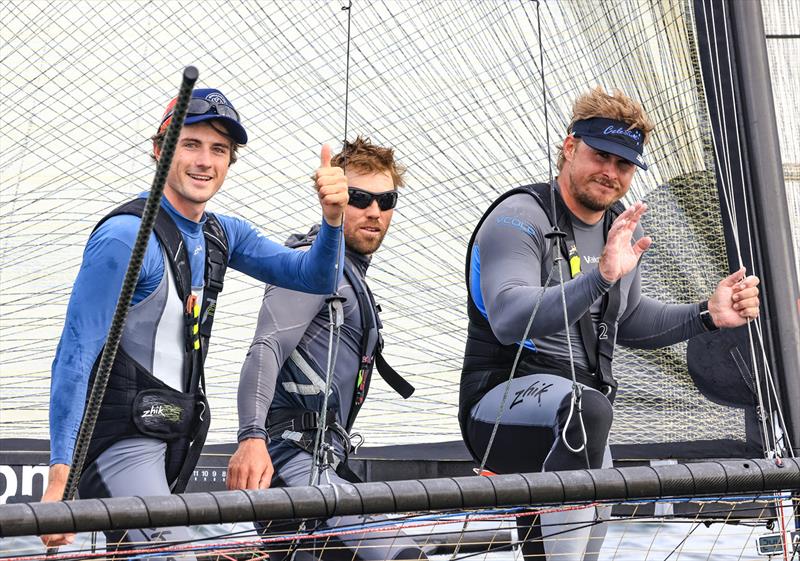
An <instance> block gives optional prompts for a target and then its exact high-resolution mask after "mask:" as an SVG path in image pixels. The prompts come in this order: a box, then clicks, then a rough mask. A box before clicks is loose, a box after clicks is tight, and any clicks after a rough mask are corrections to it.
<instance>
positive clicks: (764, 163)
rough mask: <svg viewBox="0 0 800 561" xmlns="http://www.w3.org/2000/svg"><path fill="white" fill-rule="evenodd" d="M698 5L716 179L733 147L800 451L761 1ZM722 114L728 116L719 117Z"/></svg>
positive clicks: (786, 254)
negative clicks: (724, 152)
mask: <svg viewBox="0 0 800 561" xmlns="http://www.w3.org/2000/svg"><path fill="white" fill-rule="evenodd" d="M694 6H695V13H696V21H697V25H698V38H699V40H700V45H701V48H700V52H701V63H702V65H703V80H704V82H705V85H706V92H707V97H708V102H709V112H710V114H711V121H712V125H713V126H712V129H713V131H712V132H713V134H714V135H715V137H716V139H717V141H716V142H715V144H716V146H717V159H716V162H717V163H716V165H717V178H718V182H717V183H718V186H719V188H720V190H721V189H723V188H724V187H723V183H724V181H720V177H721V176H722V175H724V173H725V171H723V170H721V169H720V167H721V166H722V162H721V157H720V150H722V149H727V150H728V152H729V155H728V156H727V157H728V158H729V159H728V162H727V166H728V170H729V171H728V173H729V177H730V178H731V183H733V185H731V187H732V190H733V191H735V192H737V193H738V195H735V197H738V198H739V200H738V201H737V203H736V213H735V214H736V217H735V218H736V219H737V220H736V222H737V223H738V234H739V241H740V247H741V257H742V261H743V264H744V265H745V266H746V267H747V268H748V272H749V273H752V272H753V271H755V272H756V273H757V274H759V276H760V277H761V281H762V282H761V286H760V288H761V295H762V310H761V318H762V325H763V328H764V329H763V334H764V343H765V351H766V354H767V358H768V360H769V361H770V364H771V365H772V368H773V376H774V378H775V382H776V384H777V387H778V391H779V392H780V399H781V405H782V407H783V413H784V418H785V420H786V425H787V427H786V428H787V430H788V432H789V437H790V439H791V442H792V445H793V447H794V451H795V453H797V452H800V450H798V438H799V437H800V406H798V404H800V290H799V289H798V280H797V277H796V269H795V263H796V260H797V257H798V256H796V255H795V251H794V247H793V242H792V236H791V224H790V221H789V213H788V209H787V204H786V200H787V199H786V190H785V185H784V176H783V165H782V159H781V150H780V144H779V137H778V129H777V120H776V114H775V107H774V103H773V94H772V82H771V75H770V68H769V62H768V58H767V46H766V37H765V34H764V21H763V15H762V11H761V2H760V0H753V1H747V2H742V1H740V0H695V1H694ZM707 37H708V40H707V39H706V38H707ZM709 41H710V43H711V44H709ZM704 43H705V44H704ZM728 60H730V66H729V65H728ZM715 65H716V67H715ZM729 68H730V70H728V69H729ZM734 112H735V113H734ZM721 115H724V116H723V117H722V118H720V116H721ZM729 193H730V191H729ZM722 197H723V193H722V192H720V198H721V199H722ZM745 209H746V211H745ZM722 219H723V223H724V225H725V229H726V233H730V231H732V229H734V228H735V226H734V225H733V224H732V222H731V217H730V216H728V215H727V213H726V212H724V211H723V213H722ZM748 226H749V229H750V238H749V241H748V235H747V228H748ZM727 237H728V239H727V241H728V248H729V249H728V259H729V261H730V265H731V269H732V270H735V269H736V268H737V267H738V265H739V263H738V256H737V255H736V254H735V248H734V246H733V244H731V241H732V240H731V236H727ZM750 241H751V242H752V244H750V243H749V242H750ZM751 253H752V256H753V258H752V262H751V259H750V255H751Z"/></svg>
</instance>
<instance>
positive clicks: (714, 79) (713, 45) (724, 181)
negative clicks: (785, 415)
mask: <svg viewBox="0 0 800 561" xmlns="http://www.w3.org/2000/svg"><path fill="white" fill-rule="evenodd" d="M706 4H707V2H706V1H703V2H702V6H703V18H704V20H705V26H704V27H705V34H706V43H707V44H708V48H709V54H710V55H711V56H710V57H709V59H710V62H711V66H712V68H711V80H710V81H711V86H712V92H713V94H714V96H715V97H716V101H717V103H716V113H717V119H718V122H719V123H720V125H719V129H720V139H719V141H718V140H717V137H716V135H714V134H713V132H712V133H711V141H712V144H713V146H714V153H715V154H716V155H717V160H718V162H719V160H722V162H719V171H720V173H719V179H720V191H721V192H722V195H723V198H724V200H725V208H726V209H727V211H728V219H729V220H730V222H731V234H732V236H733V240H734V245H735V248H736V254H737V258H738V260H739V263H741V262H742V257H741V250H740V243H739V231H738V230H739V228H738V220H737V217H736V212H735V211H734V210H733V206H732V205H734V204H735V202H734V201H733V192H732V191H733V189H732V187H730V185H731V183H732V179H730V174H729V175H728V178H726V175H725V171H726V169H729V167H728V166H727V162H728V161H729V159H730V151H729V149H728V146H727V144H728V143H727V131H726V130H725V126H724V125H723V123H724V116H723V114H722V113H723V112H722V110H721V101H722V99H723V97H724V95H723V94H724V92H723V91H722V77H721V76H720V75H719V68H720V55H719V46H718V44H717V41H716V21H715V17H714V16H715V14H714V7H713V5H712V6H711V11H712V13H711V17H709V13H708V11H707V9H706ZM709 22H710V23H711V25H710V26H709ZM712 28H713V31H714V38H713V40H712V37H711V31H712ZM701 72H702V67H701ZM731 79H732V78H731ZM701 84H702V85H703V89H704V90H705V88H706V84H705V82H704V81H702V80H701ZM706 98H708V95H707V94H706ZM720 144H721V145H722V146H720ZM753 368H754V370H755V369H756V364H755V363H753ZM755 381H756V397H757V399H758V407H759V409H760V411H761V419H760V421H761V422H760V423H759V430H760V432H761V437H762V440H763V442H764V445H765V447H766V446H768V444H769V440H770V437H769V429H768V428H767V423H766V421H765V419H764V414H763V412H764V397H763V393H762V391H761V382H760V380H759V377H758V371H757V370H755ZM764 455H765V457H769V454H768V451H767V450H765V451H764Z"/></svg>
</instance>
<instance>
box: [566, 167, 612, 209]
mask: <svg viewBox="0 0 800 561" xmlns="http://www.w3.org/2000/svg"><path fill="white" fill-rule="evenodd" d="M569 180H570V186H571V189H570V190H571V191H572V197H573V198H574V199H575V200H576V201H578V202H579V203H580V204H581V205H583V206H584V207H586V208H588V209H589V210H592V211H595V212H604V211H606V210H608V209H609V208H611V207H612V206H614V203H616V202H617V201H618V200H620V199H621V198H622V196H621V195H620V196H618V197H612V198H611V200H610V201H609V202H604V201H603V200H600V199H597V198H595V197H592V195H591V193H590V192H589V190H588V189H587V190H582V189H579V188H577V187H576V185H575V182H574V181H573V180H572V176H571V175H570V178H569Z"/></svg>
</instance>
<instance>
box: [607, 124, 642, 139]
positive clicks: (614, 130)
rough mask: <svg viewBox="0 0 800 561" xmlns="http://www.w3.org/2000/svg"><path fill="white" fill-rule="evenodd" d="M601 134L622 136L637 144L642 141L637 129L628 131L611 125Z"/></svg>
mask: <svg viewBox="0 0 800 561" xmlns="http://www.w3.org/2000/svg"><path fill="white" fill-rule="evenodd" d="M603 134H624V135H625V136H627V137H628V138H630V139H632V140H633V141H634V142H637V143H638V142H641V140H642V133H641V132H640V131H639V130H638V129H633V130H629V129H625V128H622V127H615V126H613V125H609V126H607V127H606V128H605V130H604V131H603Z"/></svg>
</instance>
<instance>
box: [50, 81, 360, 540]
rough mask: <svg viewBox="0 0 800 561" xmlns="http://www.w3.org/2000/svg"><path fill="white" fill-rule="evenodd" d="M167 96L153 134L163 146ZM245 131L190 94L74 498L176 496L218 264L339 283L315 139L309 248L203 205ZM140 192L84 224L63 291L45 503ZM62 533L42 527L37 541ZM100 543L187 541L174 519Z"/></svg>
mask: <svg viewBox="0 0 800 561" xmlns="http://www.w3.org/2000/svg"><path fill="white" fill-rule="evenodd" d="M174 104H175V100H174V99H173V100H172V101H171V102H170V103H169V105H168V106H167V108H166V110H165V112H164V114H163V116H162V118H161V121H160V123H159V128H158V131H157V133H156V135H155V136H154V137H153V138H152V140H153V153H152V157H153V158H154V159H155V160H158V159H159V158H160V157H161V146H162V143H163V140H164V136H165V132H166V129H167V126H168V125H169V122H170V120H171V119H172V111H173V106H174ZM246 142H247V133H246V132H245V129H244V127H243V126H242V123H241V118H240V116H239V113H238V112H237V111H236V109H234V107H233V104H232V103H231V102H230V101H229V100H228V99H227V98H226V97H225V96H224V95H223V94H222V93H221V92H220V91H218V90H214V89H198V90H195V91H194V92H193V94H192V99H191V101H190V103H189V110H188V114H187V117H186V121H185V125H184V127H183V129H182V130H181V134H180V137H179V139H178V143H177V147H176V150H175V155H174V158H173V160H172V165H171V167H170V170H169V172H168V175H167V180H166V184H165V187H164V197H163V199H162V203H161V209H160V212H159V213H158V218H157V220H156V224H155V228H154V232H153V234H151V236H150V239H149V242H148V245H147V250H146V253H145V256H144V262H143V264H142V268H141V272H140V274H139V278H138V282H137V284H136V288H135V291H134V295H133V301H132V304H131V307H130V309H129V312H128V318H127V321H126V324H125V328H124V330H123V333H122V338H121V342H120V346H119V349H118V351H117V354H116V358H115V361H114V365H113V367H112V370H111V375H110V377H109V381H108V385H107V387H106V392H105V397H104V399H103V402H102V405H101V407H100V411H99V414H98V419H97V424H96V425H95V430H94V432H93V434H92V439H91V442H90V444H89V451H88V455H87V458H86V463H85V467H84V470H83V472H82V475H81V478H80V483H79V486H78V493H79V496H80V497H81V498H104V497H114V496H133V495H141V496H147V495H166V494H169V493H170V492H181V491H182V490H183V488H184V487H185V484H186V482H187V481H188V479H189V477H190V475H191V472H192V470H193V468H194V465H195V463H196V461H197V458H198V457H199V452H200V450H201V449H202V444H203V441H204V439H205V433H206V432H207V430H208V423H209V410H208V402H207V400H206V399H205V395H204V393H205V389H206V388H205V381H204V379H205V377H204V373H203V364H204V362H205V356H206V352H207V350H208V340H209V337H210V334H211V324H212V322H213V318H214V311H215V309H216V301H217V296H218V294H219V293H220V292H221V291H222V287H223V280H224V276H225V271H226V269H227V267H232V268H234V269H236V270H238V271H241V272H243V273H245V274H247V275H250V276H252V277H254V278H256V279H258V280H260V281H262V282H265V283H270V284H272V285H277V286H281V287H284V288H288V289H291V290H298V291H304V292H309V293H314V294H330V293H332V292H333V291H334V290H335V289H336V286H337V285H338V283H339V281H340V280H341V263H342V259H343V247H344V243H343V242H342V239H341V238H342V214H343V212H344V208H345V206H346V205H347V200H348V195H347V180H346V179H345V177H344V172H343V170H342V169H341V168H338V167H331V165H330V159H331V155H330V148H329V147H328V146H327V145H326V146H323V147H322V154H321V162H320V167H319V169H317V172H316V189H317V195H318V198H319V201H320V205H321V207H322V214H323V220H322V226H321V228H320V231H319V234H318V236H317V238H316V239H315V241H314V243H313V244H312V246H311V248H310V249H309V250H308V251H299V250H292V249H288V248H286V247H284V246H283V245H282V244H278V243H275V242H272V241H270V240H268V239H267V238H266V237H265V236H264V234H262V233H261V232H260V231H259V230H258V229H257V228H256V227H255V226H254V225H253V224H251V223H249V222H247V221H245V220H243V219H241V218H235V217H231V216H224V215H221V214H216V213H211V212H206V210H205V206H206V203H207V202H208V201H209V200H210V199H211V198H212V197H213V196H214V195H215V194H216V192H217V191H218V190H219V189H220V187H221V186H222V183H223V182H224V180H225V176H226V175H227V173H228V169H229V167H230V165H231V164H232V163H233V162H235V161H236V155H237V150H238V148H239V146H240V145H243V144H245V143H246ZM146 196H147V193H142V194H141V195H139V197H137V198H136V199H133V200H131V201H129V202H127V203H125V204H124V205H122V206H121V207H119V208H117V209H115V210H113V211H112V212H111V213H109V214H108V215H107V216H106V217H105V218H103V219H102V220H101V221H100V222H99V223H98V225H97V226H96V227H95V229H94V231H93V232H92V234H91V236H90V237H89V241H88V242H87V244H86V248H85V250H84V254H83V262H82V263H81V268H80V270H79V272H78V276H77V279H76V280H75V284H74V286H73V289H72V295H71V297H70V301H69V306H68V308H67V315H66V320H65V323H64V330H63V332H62V335H61V340H60V342H59V345H58V349H57V351H56V357H55V360H54V361H53V368H52V383H51V398H50V433H51V434H50V449H51V452H50V465H51V467H50V473H49V480H48V485H47V489H46V490H45V493H44V496H43V500H44V501H54V500H59V499H60V498H61V496H62V494H63V492H64V487H65V484H66V479H67V475H68V473H69V465H70V463H71V462H72V454H73V450H74V447H75V440H76V436H77V433H78V429H79V426H80V424H81V418H82V416H83V414H84V409H85V404H86V400H87V396H88V393H87V392H88V389H89V388H90V387H91V381H92V380H93V379H94V376H95V371H96V368H97V362H98V361H99V356H100V354H101V351H102V348H103V344H104V343H105V339H106V336H107V333H108V328H109V325H110V324H111V318H112V315H113V312H114V308H115V306H116V302H117V299H118V296H119V292H120V288H121V286H122V282H123V278H124V276H125V271H126V268H127V265H128V261H129V259H130V256H131V251H132V248H133V245H134V241H135V239H136V235H137V232H138V230H139V226H140V223H141V214H142V210H143V207H144V201H145V198H146ZM73 537H74V536H73V535H71V534H67V535H52V536H43V537H42V541H43V542H44V543H45V544H46V545H50V546H56V545H64V544H66V543H70V542H71V541H72V539H73ZM106 537H107V541H108V542H109V543H128V544H133V543H137V542H150V541H184V540H190V539H191V536H190V535H189V533H188V531H187V529H186V528H167V529H164V528H148V529H142V530H135V531H129V532H127V533H122V532H108V533H107V534H106Z"/></svg>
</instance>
